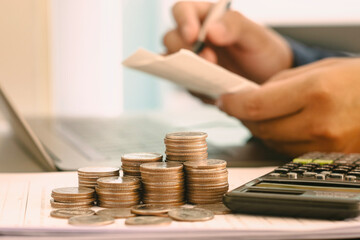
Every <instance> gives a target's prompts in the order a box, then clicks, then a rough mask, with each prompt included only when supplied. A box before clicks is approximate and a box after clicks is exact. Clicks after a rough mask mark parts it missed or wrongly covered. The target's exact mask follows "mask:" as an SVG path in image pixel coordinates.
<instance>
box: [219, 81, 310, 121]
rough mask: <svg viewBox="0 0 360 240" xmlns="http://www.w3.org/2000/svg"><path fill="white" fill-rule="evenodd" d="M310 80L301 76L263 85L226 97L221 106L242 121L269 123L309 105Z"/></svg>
mask: <svg viewBox="0 0 360 240" xmlns="http://www.w3.org/2000/svg"><path fill="white" fill-rule="evenodd" d="M307 90H308V85H307V81H304V77H303V76H297V77H294V78H290V79H287V80H286V81H279V82H274V83H272V84H267V85H262V86H261V87H259V88H256V89H253V90H250V91H239V92H236V93H232V94H225V95H222V96H221V97H220V98H219V100H218V103H217V105H220V106H221V109H222V110H223V111H225V112H226V113H228V114H229V115H231V116H234V117H236V118H238V119H241V120H252V121H260V120H269V119H272V118H277V117H282V116H286V115H289V114H293V113H296V112H298V111H300V110H301V109H303V108H304V107H305V105H306V101H307V98H305V97H304V94H306V91H307Z"/></svg>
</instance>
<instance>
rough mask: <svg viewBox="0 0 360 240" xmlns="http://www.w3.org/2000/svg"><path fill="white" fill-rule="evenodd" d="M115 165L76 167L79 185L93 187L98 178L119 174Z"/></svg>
mask: <svg viewBox="0 0 360 240" xmlns="http://www.w3.org/2000/svg"><path fill="white" fill-rule="evenodd" d="M119 170H120V169H119V168H117V167H83V168H79V169H78V178H79V187H87V188H93V189H95V187H96V185H97V183H96V181H97V180H98V178H101V177H113V176H119Z"/></svg>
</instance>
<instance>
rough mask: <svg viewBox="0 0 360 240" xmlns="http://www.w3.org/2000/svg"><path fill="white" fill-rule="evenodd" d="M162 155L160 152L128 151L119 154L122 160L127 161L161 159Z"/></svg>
mask: <svg viewBox="0 0 360 240" xmlns="http://www.w3.org/2000/svg"><path fill="white" fill-rule="evenodd" d="M162 158H163V155H162V154H160V153H146V152H144V153H128V154H124V155H122V156H121V159H122V160H127V161H138V160H141V161H156V160H162Z"/></svg>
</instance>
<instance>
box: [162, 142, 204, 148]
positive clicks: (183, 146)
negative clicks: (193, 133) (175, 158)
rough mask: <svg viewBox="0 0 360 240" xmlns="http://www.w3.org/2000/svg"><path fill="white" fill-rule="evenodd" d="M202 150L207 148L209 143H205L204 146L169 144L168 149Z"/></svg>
mask: <svg viewBox="0 0 360 240" xmlns="http://www.w3.org/2000/svg"><path fill="white" fill-rule="evenodd" d="M201 148H207V143H206V141H204V143H202V144H193V143H192V144H179V143H167V144H166V149H186V150H191V149H201Z"/></svg>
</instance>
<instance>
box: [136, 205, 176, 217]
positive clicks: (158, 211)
mask: <svg viewBox="0 0 360 240" xmlns="http://www.w3.org/2000/svg"><path fill="white" fill-rule="evenodd" d="M170 209H171V208H169V206H165V205H161V204H142V205H137V206H134V207H132V208H131V212H132V213H135V214H137V215H148V216H156V215H163V214H165V213H167V212H168V211H169V210H170Z"/></svg>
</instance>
